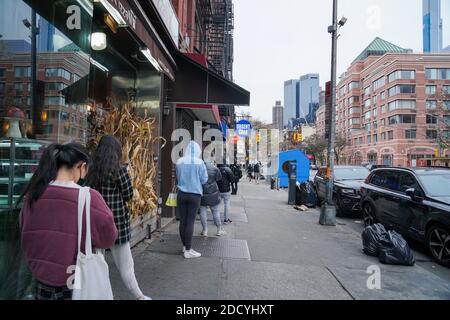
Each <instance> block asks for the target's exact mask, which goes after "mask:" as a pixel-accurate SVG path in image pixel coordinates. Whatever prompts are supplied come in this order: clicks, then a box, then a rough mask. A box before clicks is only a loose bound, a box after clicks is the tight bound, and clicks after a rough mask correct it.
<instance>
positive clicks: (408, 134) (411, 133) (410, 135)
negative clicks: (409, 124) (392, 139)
mask: <svg viewBox="0 0 450 320" xmlns="http://www.w3.org/2000/svg"><path fill="white" fill-rule="evenodd" d="M416 135H417V130H414V129H406V130H405V138H406V139H409V140H412V139H416Z"/></svg>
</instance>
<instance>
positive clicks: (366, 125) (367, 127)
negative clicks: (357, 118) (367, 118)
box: [364, 123, 372, 132]
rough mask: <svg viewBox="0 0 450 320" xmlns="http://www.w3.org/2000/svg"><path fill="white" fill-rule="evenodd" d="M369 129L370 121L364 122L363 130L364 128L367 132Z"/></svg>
mask: <svg viewBox="0 0 450 320" xmlns="http://www.w3.org/2000/svg"><path fill="white" fill-rule="evenodd" d="M371 129H372V128H371V125H370V123H366V124H365V125H364V130H366V131H367V132H369V131H370V130H371Z"/></svg>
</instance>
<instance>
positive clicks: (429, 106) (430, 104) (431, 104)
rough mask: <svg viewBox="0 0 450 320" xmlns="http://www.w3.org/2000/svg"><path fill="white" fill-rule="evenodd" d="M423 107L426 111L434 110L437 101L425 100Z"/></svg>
mask: <svg viewBox="0 0 450 320" xmlns="http://www.w3.org/2000/svg"><path fill="white" fill-rule="evenodd" d="M425 106H426V108H427V109H436V107H437V101H436V100H427V101H426V102H425Z"/></svg>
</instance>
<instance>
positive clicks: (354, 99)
mask: <svg viewBox="0 0 450 320" xmlns="http://www.w3.org/2000/svg"><path fill="white" fill-rule="evenodd" d="M358 102H359V97H358V96H352V97H350V98H348V104H349V105H351V104H352V103H358Z"/></svg>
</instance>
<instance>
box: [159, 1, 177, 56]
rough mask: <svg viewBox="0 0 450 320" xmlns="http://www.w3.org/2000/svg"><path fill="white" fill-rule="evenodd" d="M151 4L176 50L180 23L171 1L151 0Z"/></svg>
mask: <svg viewBox="0 0 450 320" xmlns="http://www.w3.org/2000/svg"><path fill="white" fill-rule="evenodd" d="M153 4H154V5H155V7H156V10H158V13H159V15H160V16H161V19H162V20H163V22H164V24H165V26H166V28H167V30H168V31H169V33H170V36H171V37H172V40H173V42H174V43H175V46H176V47H177V48H178V37H179V32H180V31H179V29H180V22H179V21H178V17H177V15H176V14H175V10H174V9H173V6H172V2H171V0H153Z"/></svg>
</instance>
